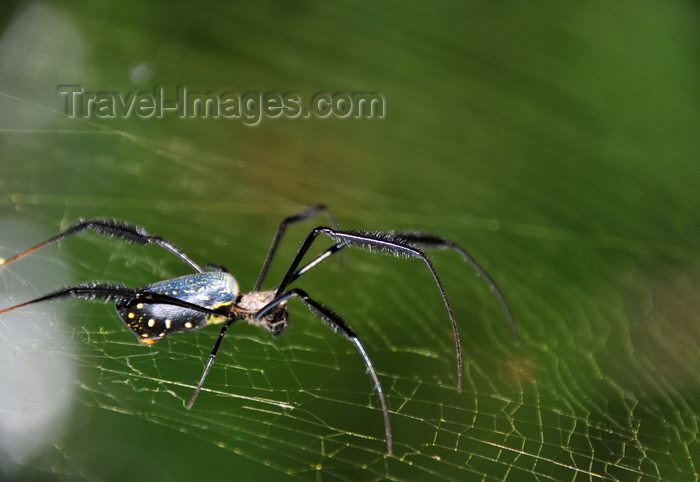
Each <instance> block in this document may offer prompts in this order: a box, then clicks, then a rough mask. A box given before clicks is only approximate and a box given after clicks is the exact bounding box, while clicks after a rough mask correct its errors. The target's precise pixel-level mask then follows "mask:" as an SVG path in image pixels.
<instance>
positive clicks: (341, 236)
mask: <svg viewBox="0 0 700 482" xmlns="http://www.w3.org/2000/svg"><path fill="white" fill-rule="evenodd" d="M319 234H325V235H326V236H328V237H330V238H331V239H332V240H333V241H335V243H336V244H337V245H343V246H345V245H347V246H352V247H356V248H360V249H364V250H366V251H370V252H378V253H382V254H389V255H393V256H399V257H407V258H420V259H421V260H423V262H424V263H425V264H426V266H427V267H428V269H429V270H430V274H431V275H432V276H433V280H434V281H435V284H436V285H437V287H438V290H439V291H440V295H441V296H442V300H443V302H444V304H445V308H446V309H447V314H448V315H449V317H450V323H451V324H452V332H453V334H454V338H455V353H456V358H457V391H458V392H461V391H462V348H461V343H460V339H459V330H458V329H457V322H456V320H455V317H454V313H453V312H452V306H451V305H450V302H449V300H448V299H447V293H446V292H445V289H444V288H443V286H442V282H441V281H440V278H439V277H438V275H437V272H436V271H435V267H434V266H433V263H432V262H431V261H430V258H428V255H426V254H425V253H424V252H423V251H421V250H420V249H418V248H415V247H413V246H411V245H410V243H409V242H408V241H406V240H405V239H403V238H400V237H398V236H396V235H394V234H392V233H377V232H368V231H339V230H337V229H333V228H329V227H325V226H319V227H316V228H314V229H313V230H312V231H311V232H310V233H309V235H308V236H307V237H306V239H305V240H304V242H303V243H302V244H301V247H300V248H299V251H297V254H296V256H295V257H294V260H293V261H292V264H291V265H290V266H289V269H288V270H287V273H286V274H285V276H284V278H282V282H281V283H280V284H279V286H278V287H277V292H276V294H275V296H279V295H280V293H282V291H284V289H285V288H286V287H287V285H289V283H290V282H291V280H292V279H294V276H295V274H296V272H297V268H298V267H299V263H300V262H301V260H302V258H303V257H304V255H305V254H306V252H307V251H308V250H309V248H310V247H311V244H312V243H313V242H314V240H315V239H316V237H318V235H319ZM341 247H342V246H341ZM331 249H332V248H331ZM338 249H340V248H338ZM324 259H325V258H324ZM319 262H320V261H319ZM311 263H313V261H312V262H311Z"/></svg>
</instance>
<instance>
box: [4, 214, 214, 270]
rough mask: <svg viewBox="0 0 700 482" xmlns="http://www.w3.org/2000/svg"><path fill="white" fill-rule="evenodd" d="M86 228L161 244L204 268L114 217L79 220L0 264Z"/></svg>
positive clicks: (179, 254) (196, 267) (172, 248)
mask: <svg viewBox="0 0 700 482" xmlns="http://www.w3.org/2000/svg"><path fill="white" fill-rule="evenodd" d="M86 229H92V230H93V231H95V232H96V233H98V234H102V235H105V236H109V237H115V238H119V239H121V240H123V241H126V242H129V243H135V244H139V245H141V246H145V245H147V244H157V245H158V246H161V247H162V248H165V249H167V250H168V251H170V252H171V253H173V254H174V255H175V256H177V257H178V258H180V259H181V260H182V261H184V262H185V263H187V264H188V265H190V267H191V268H192V269H194V270H195V271H198V272H200V273H201V272H203V271H204V270H203V269H202V268H201V267H200V266H199V265H198V264H197V263H195V262H194V261H192V259H190V257H189V256H187V255H186V254H185V253H183V252H182V251H180V250H179V249H178V248H177V247H176V246H175V245H174V244H173V243H171V242H170V241H166V240H165V239H163V238H161V237H160V236H151V235H150V234H148V233H147V232H146V230H144V229H143V228H141V227H138V226H133V225H131V224H127V223H125V222H123V221H117V220H114V219H89V220H83V219H81V220H79V221H78V222H77V223H76V224H74V225H73V226H71V227H69V228H68V229H66V230H65V231H61V232H60V233H58V234H57V235H56V236H54V237H52V238H49V239H47V240H46V241H44V242H42V243H39V244H37V245H36V246H34V247H31V248H29V249H28V250H26V251H23V252H21V253H19V254H16V255H15V256H13V257H11V258H8V259H6V260H4V261H2V260H0V266H6V265H8V264H10V263H12V262H14V261H17V260H18V259H20V258H23V257H24V256H26V255H28V254H31V253H33V252H34V251H36V250H37V249H39V248H43V247H44V246H46V245H47V244H51V243H54V242H56V241H58V240H60V239H63V238H67V237H70V236H73V235H74V234H78V233H79V232H81V231H84V230H86Z"/></svg>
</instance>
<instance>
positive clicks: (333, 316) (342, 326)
mask: <svg viewBox="0 0 700 482" xmlns="http://www.w3.org/2000/svg"><path fill="white" fill-rule="evenodd" d="M294 297H298V298H299V299H300V300H301V301H303V302H304V304H306V306H307V307H308V308H309V309H310V310H311V311H312V312H314V313H315V314H316V315H317V316H318V317H319V318H321V319H322V320H323V321H324V322H326V324H327V325H328V326H330V327H331V328H332V329H333V330H334V331H336V332H340V333H342V334H343V335H344V336H345V337H346V338H347V339H348V340H350V341H351V342H353V343H354V344H355V347H356V348H357V351H359V352H360V355H362V359H363V360H364V362H365V365H366V366H367V371H369V374H370V376H371V377H372V381H373V382H374V389H375V390H376V391H377V395H378V396H379V403H380V404H381V406H382V414H383V415H384V432H385V434H386V447H387V452H388V454H389V455H391V454H392V453H393V443H392V436H391V423H390V421H389V409H388V406H387V403H386V399H385V398H384V390H383V389H382V384H381V382H380V381H379V377H377V372H376V371H375V370H374V366H373V365H372V361H371V360H370V358H369V355H368V354H367V352H366V351H365V348H364V346H362V342H361V341H360V339H359V338H358V336H357V335H356V334H355V332H353V331H352V330H351V329H350V327H349V326H348V325H347V324H346V323H345V321H343V319H342V318H341V317H340V315H338V314H337V313H335V312H334V311H332V310H331V309H330V308H327V307H325V306H323V305H322V304H320V303H318V302H317V301H314V300H312V299H311V298H309V295H308V294H307V293H306V292H305V291H302V290H300V289H298V288H293V289H291V290H289V291H287V292H286V293H284V294H282V295H281V296H278V297H276V298H275V299H274V300H272V301H271V302H270V303H268V304H267V305H266V306H265V307H263V308H262V309H261V310H260V311H258V312H257V313H256V314H255V318H256V319H257V320H260V319H261V318H262V317H263V316H265V313H267V312H269V311H270V310H271V309H273V308H274V307H275V306H277V305H279V304H280V303H284V302H285V301H287V300H289V299H290V298H294Z"/></svg>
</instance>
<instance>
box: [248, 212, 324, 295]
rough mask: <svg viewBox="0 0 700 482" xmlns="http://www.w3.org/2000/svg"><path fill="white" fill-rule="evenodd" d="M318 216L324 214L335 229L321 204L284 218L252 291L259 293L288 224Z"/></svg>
mask: <svg viewBox="0 0 700 482" xmlns="http://www.w3.org/2000/svg"><path fill="white" fill-rule="evenodd" d="M320 214H325V215H326V216H327V217H328V220H329V221H330V222H331V224H332V225H333V226H334V227H336V228H337V227H338V223H336V222H335V219H334V218H333V215H331V213H330V211H329V210H328V208H327V207H326V206H324V205H323V204H314V205H313V206H306V207H305V208H304V209H302V210H301V211H299V212H298V213H297V214H295V215H294V216H289V217H286V218H284V219H283V220H282V222H281V223H280V225H279V227H278V228H277V232H276V233H275V236H274V237H273V238H272V243H271V244H270V248H269V249H268V251H267V256H265V261H264V262H263V265H262V268H261V269H260V274H259V275H258V280H257V281H256V282H255V288H254V291H260V288H261V287H262V284H263V281H264V280H265V275H266V274H267V270H268V269H269V268H270V264H271V263H272V258H273V257H274V256H275V253H276V252H277V248H278V247H279V245H280V242H281V241H282V236H284V233H285V231H286V230H287V226H289V225H290V224H295V223H300V222H303V221H307V220H309V219H311V218H314V217H316V216H318V215H320Z"/></svg>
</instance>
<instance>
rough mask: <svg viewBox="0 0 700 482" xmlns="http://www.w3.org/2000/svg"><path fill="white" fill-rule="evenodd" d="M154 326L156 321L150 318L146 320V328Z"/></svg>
mask: <svg viewBox="0 0 700 482" xmlns="http://www.w3.org/2000/svg"><path fill="white" fill-rule="evenodd" d="M154 326H156V320H154V319H153V318H151V319H150V320H148V327H149V328H153V327H154Z"/></svg>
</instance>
